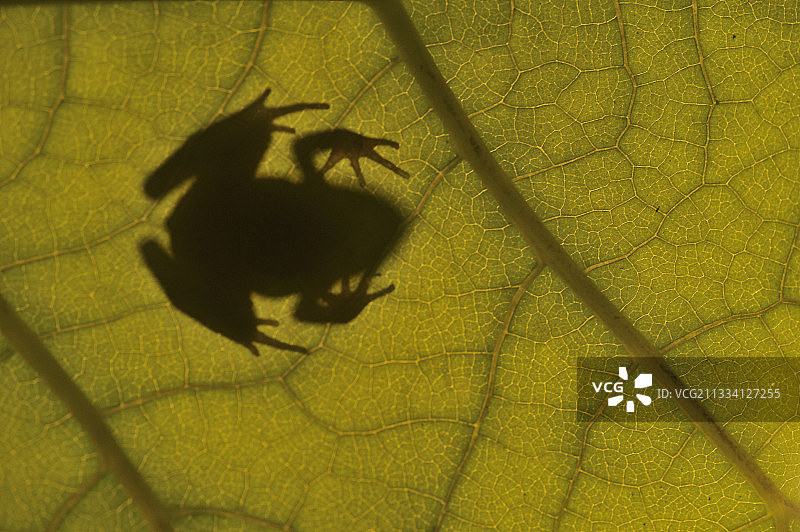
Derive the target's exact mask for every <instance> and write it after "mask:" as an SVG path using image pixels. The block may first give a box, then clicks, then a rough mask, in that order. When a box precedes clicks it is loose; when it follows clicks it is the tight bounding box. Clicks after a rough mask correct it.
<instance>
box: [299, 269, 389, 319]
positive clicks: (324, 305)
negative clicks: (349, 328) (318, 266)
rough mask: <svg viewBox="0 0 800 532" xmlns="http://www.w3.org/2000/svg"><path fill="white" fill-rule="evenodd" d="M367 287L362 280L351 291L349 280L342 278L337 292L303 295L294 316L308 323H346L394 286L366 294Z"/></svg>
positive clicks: (367, 282)
mask: <svg viewBox="0 0 800 532" xmlns="http://www.w3.org/2000/svg"><path fill="white" fill-rule="evenodd" d="M368 286H369V281H368V280H365V279H364V278H362V279H361V281H360V282H359V284H358V286H357V287H356V289H355V290H353V289H352V288H351V287H350V278H349V277H344V278H342V280H341V288H340V291H339V292H333V291H332V290H328V291H325V292H322V293H314V294H307V295H303V297H302V298H301V299H300V303H299V304H298V306H297V309H296V311H295V316H296V317H297V318H298V319H299V320H301V321H308V322H320V323H347V322H349V321H352V320H353V319H354V318H355V317H356V316H358V315H359V314H360V313H361V311H362V310H364V308H365V307H366V306H367V305H369V304H370V303H371V302H373V301H375V300H376V299H378V298H379V297H383V296H385V295H387V294H390V293H391V292H393V291H394V284H390V285H388V286H385V287H383V288H382V289H380V290H378V291H375V292H368V291H367V288H368Z"/></svg>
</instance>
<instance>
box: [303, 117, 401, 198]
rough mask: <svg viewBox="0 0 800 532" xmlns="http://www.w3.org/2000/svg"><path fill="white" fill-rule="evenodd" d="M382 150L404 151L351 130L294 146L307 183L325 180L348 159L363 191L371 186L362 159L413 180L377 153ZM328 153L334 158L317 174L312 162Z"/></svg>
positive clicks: (306, 139)
mask: <svg viewBox="0 0 800 532" xmlns="http://www.w3.org/2000/svg"><path fill="white" fill-rule="evenodd" d="M378 146H390V147H392V148H394V149H398V148H399V147H400V145H399V144H398V143H397V142H395V141H393V140H389V139H380V138H373V137H367V136H364V135H361V134H359V133H356V132H354V131H350V130H349V129H341V128H340V129H334V130H332V131H323V132H321V133H316V134H313V135H308V136H306V137H302V138H300V139H297V140H296V141H295V144H294V149H295V155H296V156H297V161H298V162H299V163H300V165H301V167H302V168H303V174H304V177H305V178H306V180H315V179H316V180H318V179H321V176H323V175H325V173H326V172H327V171H328V170H330V169H331V168H333V167H334V166H335V165H336V164H337V163H338V162H339V161H341V160H342V159H348V160H349V161H350V165H351V166H352V167H353V171H354V172H355V173H356V177H358V182H359V184H360V185H361V186H362V187H366V186H367V182H366V180H365V179H364V174H363V173H362V172H361V165H360V163H359V159H361V158H367V159H370V160H372V161H375V162H376V163H378V164H380V165H381V166H383V167H384V168H388V169H389V170H391V171H392V172H394V173H395V174H397V175H399V176H400V177H403V178H406V179H407V178H408V177H409V174H408V172H406V171H405V170H403V169H402V168H400V167H398V166H397V165H396V164H394V163H393V162H391V161H389V160H388V159H386V158H384V157H382V156H381V155H380V154H378V152H376V151H375V148H376V147H378ZM325 149H330V150H331V154H330V156H329V157H328V160H327V161H326V162H325V164H324V165H323V166H322V168H320V169H319V170H315V169H314V167H313V164H312V162H311V158H312V156H313V154H314V152H316V151H321V150H325Z"/></svg>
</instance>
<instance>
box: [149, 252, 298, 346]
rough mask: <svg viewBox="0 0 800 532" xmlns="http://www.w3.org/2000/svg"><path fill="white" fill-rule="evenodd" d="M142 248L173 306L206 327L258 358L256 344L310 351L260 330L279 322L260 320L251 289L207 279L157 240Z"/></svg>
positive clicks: (151, 269) (150, 267)
mask: <svg viewBox="0 0 800 532" xmlns="http://www.w3.org/2000/svg"><path fill="white" fill-rule="evenodd" d="M140 249H141V252H142V255H143V256H144V259H145V262H146V263H147V267H148V268H149V269H150V271H151V272H153V275H155V277H156V279H157V280H158V282H159V284H160V285H161V287H162V288H163V290H164V293H166V294H167V297H168V298H169V300H170V301H171V302H172V304H173V305H175V307H177V308H178V309H179V310H180V311H181V312H183V313H184V314H186V315H188V316H190V317H191V318H194V319H195V320H197V321H198V322H200V323H201V324H203V325H204V326H205V327H207V328H209V329H211V330H212V331H215V332H217V333H219V334H221V335H223V336H226V337H228V338H230V339H231V340H233V341H234V342H237V343H239V344H241V345H243V346H245V347H246V348H247V349H249V350H250V352H251V353H253V354H254V355H255V356H258V350H257V349H256V346H255V344H264V345H269V346H272V347H276V348H278V349H286V350H289V351H295V352H298V353H307V352H308V350H307V349H306V348H305V347H302V346H299V345H294V344H289V343H286V342H282V341H280V340H277V339H275V338H272V337H270V336H267V335H266V334H264V333H263V332H261V331H259V330H258V326H259V325H273V326H274V325H278V322H277V321H276V320H267V319H261V318H257V317H256V315H255V312H254V310H253V302H252V301H251V299H250V292H249V291H248V290H247V289H245V288H243V287H241V286H234V285H233V284H232V283H225V282H224V280H220V279H208V278H206V277H205V276H203V275H202V274H201V273H200V272H198V271H197V270H196V269H194V268H191V267H189V266H187V265H185V264H181V263H180V262H178V261H176V260H175V259H173V258H172V257H171V256H170V255H169V254H168V253H167V251H166V250H164V248H162V247H161V246H160V245H159V244H158V243H157V242H156V241H155V240H148V241H146V242H144V243H143V244H142V245H141V247H140Z"/></svg>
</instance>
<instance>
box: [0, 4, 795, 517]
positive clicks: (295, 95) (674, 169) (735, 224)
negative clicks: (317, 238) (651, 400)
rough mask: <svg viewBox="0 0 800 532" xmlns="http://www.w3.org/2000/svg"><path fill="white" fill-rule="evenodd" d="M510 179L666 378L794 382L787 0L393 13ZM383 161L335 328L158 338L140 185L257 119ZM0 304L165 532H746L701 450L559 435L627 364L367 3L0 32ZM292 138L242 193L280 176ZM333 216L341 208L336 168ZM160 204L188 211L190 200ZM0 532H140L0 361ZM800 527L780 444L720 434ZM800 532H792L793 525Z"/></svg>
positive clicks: (40, 389) (624, 433) (750, 505)
mask: <svg viewBox="0 0 800 532" xmlns="http://www.w3.org/2000/svg"><path fill="white" fill-rule="evenodd" d="M407 7H408V8H409V11H410V12H411V15H412V18H413V20H414V23H415V25H416V26H417V28H418V29H419V31H420V33H421V34H422V37H423V39H424V40H425V42H426V43H427V44H428V46H429V50H430V52H431V53H432V54H433V56H434V59H435V60H436V62H437V64H438V65H439V68H440V69H441V70H442V73H443V74H444V76H445V78H447V80H448V83H449V85H450V87H451V88H452V90H453V91H454V92H455V94H456V95H457V96H458V97H459V98H460V99H461V101H462V104H463V106H464V108H465V109H466V111H467V112H468V113H469V114H470V116H471V118H472V120H473V123H474V124H475V125H476V127H477V128H478V129H479V131H480V132H481V133H482V136H483V138H484V140H485V141H486V143H487V144H488V145H489V147H490V148H491V149H492V151H493V153H494V155H495V156H496V157H497V159H498V161H499V162H500V163H501V165H502V166H503V167H504V168H505V169H506V170H507V171H508V172H509V174H511V175H512V176H513V178H514V179H515V183H516V185H517V186H518V187H519V190H520V191H521V192H522V193H523V194H524V195H525V197H526V199H528V200H529V202H530V204H531V206H532V207H533V208H534V209H535V210H536V211H537V212H538V213H539V214H540V216H542V217H543V218H544V219H545V221H546V223H547V226H548V227H549V228H550V230H551V231H552V232H553V233H554V234H555V235H556V237H557V238H558V239H559V240H560V241H561V242H562V243H563V245H564V246H565V247H566V248H567V250H568V251H569V253H570V254H571V255H572V256H573V257H574V258H575V260H576V261H577V262H578V263H579V264H580V265H581V266H582V267H583V268H585V269H586V271H587V272H588V274H589V276H590V277H591V278H592V279H593V280H594V281H595V282H596V283H597V284H598V285H599V286H600V287H601V288H602V289H603V291H604V292H605V293H606V295H607V296H608V297H609V298H610V299H611V300H612V301H613V302H614V303H615V304H616V305H617V306H618V307H619V308H621V309H622V310H623V312H624V313H625V314H626V315H627V316H628V317H629V318H630V319H631V320H632V321H633V322H634V323H635V325H636V327H637V328H638V329H639V330H641V331H642V332H643V333H644V334H645V335H646V336H647V337H648V338H650V339H651V341H652V342H653V343H654V344H655V345H656V346H658V347H660V348H663V349H664V350H665V353H666V356H667V357H670V356H677V355H690V356H708V357H712V358H713V357H717V356H723V355H724V356H745V355H749V356H765V357H790V356H796V355H798V354H800V340H798V334H797V331H798V330H800V306H799V304H800V244H798V229H799V226H798V224H800V172H799V171H798V168H800V156H799V154H800V66H798V61H800V21H799V20H798V16H799V15H800V14H799V13H798V8H797V6H796V5H795V4H794V3H793V2H789V1H787V2H785V3H784V2H754V3H748V2H739V1H735V0H729V1H719V2H697V3H691V2H689V1H674V2H666V1H665V2H659V1H651V2H635V3H629V2H612V1H608V2H605V1H603V2H601V1H595V2H588V1H587V2H584V1H580V2H566V3H565V2H538V1H531V2H518V1H515V2H512V3H501V5H497V4H495V3H493V2H477V1H476V2H471V3H470V2H463V1H457V0H456V1H453V0H448V1H447V2H428V1H426V2H411V3H409V4H407ZM265 87H271V88H272V89H273V94H272V96H271V99H270V102H271V103H273V104H286V103H293V102H297V101H308V102H316V101H319V102H328V103H330V105H331V109H330V110H329V111H306V112H304V113H302V114H298V115H292V116H290V117H285V118H283V119H282V120H281V122H282V123H284V124H287V125H291V126H292V127H295V128H296V129H297V131H298V133H303V132H310V131H314V130H318V129H324V128H330V127H334V126H339V125H341V126H344V127H348V128H350V129H353V130H357V131H359V132H362V133H364V134H367V135H371V136H385V137H388V138H392V139H394V140H397V141H399V143H400V146H401V148H400V151H399V152H398V153H392V154H391V155H387V156H388V157H390V158H392V159H393V160H396V161H398V162H399V164H400V165H401V166H402V167H403V168H404V169H406V170H408V171H409V172H410V173H411V174H412V178H411V179H410V180H408V181H404V180H402V179H400V178H398V177H397V176H396V175H394V174H391V173H389V172H388V171H386V170H384V169H383V168H380V167H377V166H376V165H372V164H371V163H365V165H364V168H365V174H366V177H367V181H368V186H369V188H370V189H371V190H373V191H375V193H377V194H381V195H382V196H383V197H386V198H388V199H389V200H390V201H391V202H392V203H394V204H395V205H396V206H397V207H398V208H400V209H402V210H403V211H404V212H405V213H407V215H408V218H407V224H408V231H407V235H406V237H405V238H404V240H403V241H402V242H401V244H400V245H399V246H398V247H397V248H396V249H395V250H394V252H393V253H392V255H391V257H390V258H389V259H388V260H387V262H386V263H385V264H384V265H383V267H382V268H381V275H380V276H379V277H377V278H376V280H375V285H376V286H382V285H384V284H388V283H390V282H394V283H395V284H396V286H397V289H396V290H395V291H394V292H393V293H392V294H391V295H389V296H388V297H385V298H383V299H380V300H378V301H376V302H375V303H373V304H371V305H370V306H368V307H367V308H366V310H365V311H364V312H363V313H362V314H361V315H360V316H359V317H358V318H357V319H355V320H354V321H352V322H351V323H348V324H346V325H334V326H329V327H327V326H322V325H313V326H312V325H308V324H302V323H297V322H295V321H294V320H293V319H292V318H291V312H292V309H293V307H294V303H295V302H296V299H295V298H288V299H282V300H267V299H263V298H262V299H258V298H256V306H257V308H258V310H259V314H260V315H262V316H265V317H275V318H278V319H280V320H281V322H282V325H281V326H280V327H279V328H278V329H277V330H276V331H275V336H276V337H278V338H281V339H284V340H287V341H292V342H296V343H300V344H303V345H307V346H310V347H312V351H311V353H310V354H309V355H307V356H301V355H298V354H297V353H291V352H281V351H276V350H270V349H263V351H262V356H261V357H260V358H255V357H253V356H252V355H251V354H250V353H249V352H248V351H247V350H245V349H244V348H242V347H241V346H239V345H237V344H233V343H231V342H229V341H228V340H226V339H225V338H223V337H220V336H219V335H217V334H215V333H213V332H210V331H208V330H206V329H204V328H203V327H202V326H200V325H198V324H197V323H196V322H194V321H193V320H191V319H190V318H188V317H186V316H184V315H183V314H181V313H180V312H178V311H177V310H176V309H174V308H173V307H172V306H171V304H170V303H169V301H168V300H167V299H166V297H165V296H164V294H163V293H162V291H161V290H160V288H159V286H158V284H157V283H156V281H155V280H154V279H153V277H152V275H151V274H150V272H149V270H148V269H147V268H146V267H145V266H144V263H143V262H142V260H141V258H140V256H139V254H138V250H137V245H138V243H139V242H140V241H141V240H143V239H145V238H152V237H159V238H162V239H163V238H164V231H163V226H162V224H163V221H164V219H165V218H166V216H167V215H168V214H169V212H170V210H171V208H172V206H174V204H175V202H176V201H177V200H178V199H179V198H180V193H179V192H178V193H175V194H172V195H170V196H168V197H167V198H166V199H165V200H164V201H162V202H159V203H158V204H156V205H153V204H152V203H151V202H150V201H149V200H148V199H147V198H146V197H145V195H144V193H143V192H142V188H141V187H142V182H143V180H144V179H145V177H146V176H147V175H148V174H149V173H150V172H152V171H153V170H154V169H155V168H156V167H158V165H159V164H160V163H161V162H162V161H163V160H164V159H165V158H166V157H167V156H168V155H169V154H170V153H171V152H172V151H173V150H175V149H176V148H177V147H178V146H180V144H181V142H182V141H183V140H185V139H186V137H187V136H188V135H190V134H192V133H193V132H195V131H196V130H198V129H199V128H202V127H204V126H206V125H208V124H209V123H211V122H213V121H214V120H216V119H218V118H219V117H221V116H223V115H224V114H226V113H232V112H235V111H237V110H239V109H241V108H242V106H244V105H246V104H247V103H249V102H250V101H251V100H252V99H253V98H254V97H255V96H256V95H258V94H259V93H260V92H261V91H262V90H263V89H264V88H265ZM0 124H1V126H0V205H2V209H1V210H0V292H1V293H3V294H5V296H6V297H7V298H8V299H9V300H11V301H12V303H13V304H14V306H15V307H16V308H17V309H18V311H19V312H20V314H21V316H22V317H23V318H24V319H25V321H26V322H27V323H28V324H30V326H31V327H32V328H33V329H34V330H35V331H36V332H37V333H38V334H39V335H40V337H41V338H42V339H43V340H44V341H45V343H46V345H47V346H48V347H49V348H50V350H51V351H52V352H53V354H54V355H55V356H56V358H57V359H58V360H59V361H60V363H61V364H62V365H63V366H64V368H65V369H66V370H67V373H68V374H69V375H70V376H71V377H72V378H73V379H74V381H75V382H76V383H77V384H78V385H79V386H80V387H81V389H83V391H84V392H85V393H86V394H87V395H88V396H89V398H90V399H91V401H92V402H93V403H95V404H96V405H97V406H98V407H99V408H100V409H101V411H102V412H103V414H104V417H105V420H106V422H107V423H108V424H109V425H110V426H111V428H112V430H113V432H114V434H115V436H116V438H117V439H118V441H119V443H120V445H121V446H122V447H123V449H125V450H126V452H127V453H128V455H129V456H130V457H131V459H132V461H133V462H134V464H136V466H137V467H138V469H139V470H140V471H141V473H142V475H143V476H144V478H145V479H146V480H147V482H148V483H149V484H150V485H151V486H152V488H153V490H154V491H155V492H156V494H157V495H158V496H159V497H160V498H161V499H162V501H163V502H164V504H165V505H166V506H167V507H168V509H169V510H170V512H171V513H172V515H173V525H174V526H175V527H176V529H183V530H212V529H217V530H251V529H252V530H261V529H263V528H264V527H267V528H270V527H272V528H286V529H292V530H369V529H378V530H388V529H409V530H412V529H430V528H436V527H441V528H442V529H458V530H486V529H499V530H512V529H551V528H553V527H560V528H561V529H564V530H572V529H588V528H589V527H597V528H599V529H602V528H616V527H637V529H641V530H654V529H655V530H665V529H689V528H693V527H698V528H700V529H709V530H711V529H719V530H728V529H738V528H739V527H741V528H744V529H747V530H764V529H770V528H771V527H772V526H773V521H772V518H771V516H770V515H769V514H768V511H767V509H766V506H765V504H764V501H762V500H761V499H760V498H759V496H758V495H757V493H756V492H755V490H754V489H753V487H752V486H751V485H749V484H748V483H747V482H746V481H745V480H744V479H743V478H742V477H741V476H740V475H739V473H738V472H737V471H736V469H735V468H734V467H733V466H732V465H731V463H729V462H728V461H727V460H726V459H725V458H724V457H723V456H722V455H720V454H719V452H718V451H717V450H716V449H715V448H714V446H713V445H712V444H711V443H710V442H709V441H708V440H706V439H705V438H704V437H703V436H702V434H701V433H699V432H698V431H697V430H696V428H695V427H694V426H693V425H692V424H690V423H688V422H686V423H683V424H661V425H659V424H646V425H645V424H639V425H627V426H626V425H619V424H614V423H592V424H577V423H575V421H574V414H573V413H572V411H571V410H572V409H574V406H575V394H576V386H575V371H574V366H575V363H576V360H577V358H578V357H579V356H617V355H624V350H623V349H622V348H621V347H620V345H619V344H618V343H617V342H616V341H615V339H614V338H613V336H612V335H611V334H610V333H609V332H608V331H607V330H606V329H605V328H604V327H603V326H602V324H600V323H598V322H597V320H596V319H594V318H593V317H592V316H591V314H590V313H589V312H588V311H587V309H586V307H585V306H584V305H583V304H582V303H581V301H580V299H579V298H578V297H577V296H576V295H575V294H573V293H572V292H571V291H570V290H569V289H568V288H566V287H565V286H564V284H563V283H562V282H561V280H560V279H559V277H558V276H557V275H556V274H555V273H554V272H553V271H551V270H550V269H548V268H543V267H542V266H541V265H539V264H537V261H536V259H535V256H534V254H533V253H532V251H531V250H530V249H528V248H527V247H526V245H525V243H524V241H523V240H522V239H521V237H520V236H519V234H518V232H517V231H516V229H515V228H513V227H512V226H511V225H510V224H509V222H508V221H507V218H506V217H505V216H504V214H503V213H502V212H501V211H500V209H499V208H498V207H497V204H496V202H495V201H494V199H493V198H492V197H491V196H490V195H489V194H488V193H487V192H485V191H484V190H483V187H482V186H481V184H480V181H479V180H478V179H477V177H476V176H475V175H474V174H473V173H472V172H471V169H470V168H469V167H468V166H467V165H466V164H465V163H463V162H462V161H461V160H460V159H459V158H458V156H457V155H456V153H455V151H454V149H453V147H452V144H451V142H450V140H449V138H448V136H447V135H446V134H445V132H444V129H443V127H442V125H441V123H440V121H439V119H438V117H437V116H436V115H435V114H434V113H433V112H432V111H431V109H430V106H429V104H428V102H427V100H426V98H425V97H424V96H423V95H422V93H421V91H420V90H419V88H418V87H417V86H416V85H415V82H414V79H413V77H412V76H411V75H410V74H409V73H408V72H407V70H406V68H405V66H404V64H403V63H402V62H401V61H400V60H399V58H398V55H397V52H396V49H395V47H394V45H393V43H392V42H391V41H390V40H389V39H388V38H387V36H386V34H385V32H384V30H383V28H382V27H381V25H380V24H379V23H378V21H377V18H376V17H375V16H374V15H373V14H372V12H371V11H370V10H369V9H368V8H367V7H365V6H363V5H360V4H352V5H351V4H348V3H338V2H337V3H330V4H325V3H309V2H298V3H293V2H274V3H270V2H268V3H260V2H251V1H243V2H234V1H220V2H191V3H181V2H159V3H148V2H130V3H119V4H113V3H102V4H96V3H93V4H85V5H84V4H74V5H68V4H61V5H46V6H39V7H36V6H33V5H26V6H16V7H13V6H7V7H3V8H0ZM290 140H291V136H290V135H286V134H284V135H283V136H282V137H279V138H277V139H276V142H275V143H274V144H273V146H272V147H271V149H270V151H269V152H268V154H267V159H266V160H265V162H264V167H263V172H264V173H265V174H270V175H275V176H285V175H289V176H293V177H295V178H296V177H297V175H298V172H297V170H296V169H295V167H294V163H293V161H292V158H291V156H290V151H289V147H290V144H289V142H290ZM332 181H333V182H334V183H336V184H337V185H339V186H357V184H356V182H355V180H354V179H353V178H352V173H351V171H350V169H349V167H347V166H346V165H344V164H342V165H341V166H340V167H339V168H338V171H337V172H334V173H333V175H332ZM184 190H185V189H184ZM0 365H1V366H2V371H0V381H1V382H2V384H1V385H0V404H2V408H0V426H2V427H3V428H2V436H0V456H2V457H3V458H2V460H0V500H2V501H4V502H3V504H0V528H2V529H3V530H20V531H22V530H44V529H52V530H112V529H124V530H140V529H145V528H146V524H145V522H144V520H143V519H142V517H141V515H140V513H139V512H138V511H137V509H136V507H135V506H134V505H133V504H132V503H131V501H130V500H129V499H128V497H127V495H126V493H125V492H124V491H123V490H122V488H121V487H120V484H119V483H118V481H117V479H116V478H115V477H114V476H113V475H110V474H106V473H105V472H104V470H103V469H102V468H101V467H100V464H99V462H98V459H97V454H96V452H95V450H94V448H93V446H92V445H91V442H90V441H89V440H88V439H87V438H86V436H85V435H84V434H83V433H82V432H81V430H80V428H79V426H78V425H77V423H76V422H75V421H74V420H73V419H72V417H71V415H70V414H69V412H68V411H67V410H66V409H65V407H64V406H63V405H62V404H61V403H60V402H58V401H57V400H56V399H55V396H54V395H53V394H52V392H51V391H50V390H49V389H48V388H47V387H46V386H44V385H43V384H42V383H41V381H40V380H39V378H38V377H37V375H36V374H35V373H34V372H33V371H32V370H31V369H30V368H29V367H28V365H27V364H26V363H25V361H24V360H23V359H22V358H21V357H20V356H19V354H17V353H15V352H14V351H13V350H11V349H9V348H8V346H7V344H5V343H4V340H2V339H0ZM726 430H728V431H729V432H730V433H731V434H732V435H733V436H734V438H735V439H736V440H737V441H739V442H740V443H741V445H742V447H743V448H744V449H745V450H747V452H749V453H750V454H752V455H753V456H754V457H755V458H756V460H757V461H758V463H759V464H760V465H761V467H762V469H763V470H764V471H765V473H766V474H767V476H768V477H769V478H771V479H772V481H773V482H774V483H775V484H776V486H777V487H778V488H779V489H780V490H781V492H782V493H783V494H784V496H785V497H787V498H788V499H790V500H795V501H797V500H800V480H799V477H798V474H797V471H798V467H800V453H798V450H797V441H798V433H797V431H798V429H797V426H796V425H793V424H791V423H769V424H759V423H746V424H745V423H740V424H730V425H728V426H727V427H726ZM796 526H797V525H796V524H795V527H796Z"/></svg>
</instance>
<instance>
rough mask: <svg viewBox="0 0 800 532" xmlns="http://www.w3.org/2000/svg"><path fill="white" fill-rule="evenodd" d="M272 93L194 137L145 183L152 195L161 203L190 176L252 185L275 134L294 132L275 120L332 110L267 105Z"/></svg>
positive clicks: (315, 105) (321, 106)
mask: <svg viewBox="0 0 800 532" xmlns="http://www.w3.org/2000/svg"><path fill="white" fill-rule="evenodd" d="M270 92H271V91H270V89H266V90H265V91H264V92H262V93H261V95H260V96H258V97H257V98H256V99H255V100H253V101H252V102H251V103H250V104H248V105H247V106H246V107H245V108H243V109H242V110H240V111H238V112H237V113H234V114H232V115H230V116H228V117H226V118H223V119H222V120H219V121H217V122H214V123H213V124H211V125H210V126H208V127H207V128H205V129H201V130H200V131H197V132H196V133H194V134H192V135H191V136H190V137H189V138H188V139H187V140H186V142H184V143H183V145H182V146H181V147H180V148H178V150H177V151H175V152H174V153H173V154H172V155H171V156H170V157H169V158H167V160H166V161H164V163H162V164H161V166H159V167H158V168H157V169H156V170H155V171H154V172H153V173H152V174H151V175H150V176H149V177H148V178H147V180H146V181H145V183H144V191H145V193H146V194H147V195H148V197H150V198H152V199H158V198H161V197H163V196H164V195H166V194H167V193H168V192H169V191H170V190H172V189H174V188H175V187H176V186H178V185H179V184H180V183H182V182H183V181H185V180H186V179H188V178H190V177H197V181H198V183H215V184H222V185H224V186H228V185H234V184H236V183H237V182H238V183H241V182H248V181H251V180H253V179H255V177H256V175H255V174H256V169H257V168H258V165H259V163H260V162H261V159H262V158H263V157H264V153H265V152H266V151H267V148H268V147H269V144H270V140H271V138H272V133H273V132H275V131H280V132H285V133H294V129H293V128H291V127H289V126H285V125H281V124H275V122H274V121H275V119H277V118H279V117H282V116H284V115H288V114H291V113H296V112H298V111H303V110H305V109H328V108H329V106H328V104H326V103H296V104H293V105H285V106H281V107H267V106H265V105H264V102H265V101H266V99H267V96H269V94H270Z"/></svg>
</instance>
